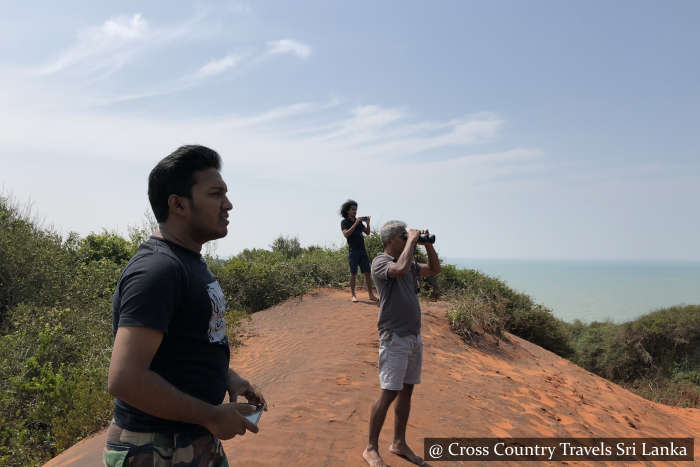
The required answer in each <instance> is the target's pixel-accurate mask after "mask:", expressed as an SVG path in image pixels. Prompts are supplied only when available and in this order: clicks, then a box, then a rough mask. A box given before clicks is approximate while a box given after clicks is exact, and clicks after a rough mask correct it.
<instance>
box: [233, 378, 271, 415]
mask: <svg viewBox="0 0 700 467" xmlns="http://www.w3.org/2000/svg"><path fill="white" fill-rule="evenodd" d="M226 380H227V381H226V383H227V385H228V397H229V401H230V402H236V398H237V397H238V396H243V397H245V398H246V400H247V401H248V402H249V403H250V404H253V405H257V406H262V407H263V409H264V410H267V402H265V398H264V397H263V395H262V393H260V391H259V390H258V389H256V388H255V387H253V385H252V384H250V383H249V382H248V381H247V380H245V379H243V378H241V377H240V376H239V375H238V374H237V373H236V372H234V371H233V370H231V369H229V372H228V375H227V377H226Z"/></svg>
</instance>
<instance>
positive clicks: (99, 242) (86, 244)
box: [78, 230, 138, 265]
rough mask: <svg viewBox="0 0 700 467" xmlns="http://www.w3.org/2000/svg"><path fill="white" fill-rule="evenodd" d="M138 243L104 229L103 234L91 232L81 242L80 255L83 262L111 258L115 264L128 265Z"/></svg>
mask: <svg viewBox="0 0 700 467" xmlns="http://www.w3.org/2000/svg"><path fill="white" fill-rule="evenodd" d="M136 248H138V245H134V244H133V243H131V242H129V241H127V240H125V239H124V238H122V237H120V236H119V234H117V233H115V232H108V231H106V230H105V231H103V232H102V233H101V234H96V233H91V234H89V235H88V236H86V237H85V238H84V239H82V241H81V242H80V247H79V248H78V256H79V258H80V260H81V261H82V262H83V263H89V262H92V261H98V260H102V259H106V260H109V261H111V262H113V263H115V264H121V265H126V263H127V262H128V261H129V259H130V258H131V257H132V256H133V255H134V253H136Z"/></svg>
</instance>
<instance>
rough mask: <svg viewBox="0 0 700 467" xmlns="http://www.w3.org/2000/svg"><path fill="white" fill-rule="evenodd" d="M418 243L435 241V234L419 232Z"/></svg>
mask: <svg viewBox="0 0 700 467" xmlns="http://www.w3.org/2000/svg"><path fill="white" fill-rule="evenodd" d="M418 243H435V235H433V234H420V235H419V236H418Z"/></svg>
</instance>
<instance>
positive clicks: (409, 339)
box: [362, 221, 440, 467]
mask: <svg viewBox="0 0 700 467" xmlns="http://www.w3.org/2000/svg"><path fill="white" fill-rule="evenodd" d="M422 233H426V234H427V233H428V231H427V230H415V229H411V230H408V231H407V230H406V224H405V223H404V222H400V221H389V222H387V223H386V224H384V226H383V227H382V229H381V232H380V235H381V239H382V246H383V247H384V252H383V253H380V254H378V255H377V256H376V258H374V260H373V261H372V278H373V279H374V283H375V284H376V286H377V291H378V292H379V322H378V326H377V327H378V328H379V365H378V366H379V383H380V386H381V389H382V391H381V393H380V395H379V399H377V401H376V402H375V403H374V405H373V406H372V412H371V415H370V419H369V444H368V445H367V448H366V449H365V451H364V452H363V453H362V457H364V459H365V460H366V461H367V463H368V464H369V465H370V466H372V467H381V466H384V465H386V464H385V463H384V461H383V460H382V457H381V456H380V455H379V447H378V442H379V432H380V431H381V430H382V425H384V419H385V418H386V413H387V411H388V410H389V406H390V405H391V403H392V402H393V401H394V399H396V398H397V397H398V400H397V402H396V405H395V407H394V415H395V420H394V442H393V443H392V444H391V446H390V447H389V450H390V451H391V452H393V453H394V454H397V455H399V456H401V457H403V458H405V459H407V460H408V461H410V462H412V463H414V464H417V465H423V464H424V462H423V459H421V458H420V457H419V456H417V455H416V454H415V453H414V452H413V451H412V450H411V448H409V447H408V445H407V444H406V425H407V423H408V415H409V412H410V410H411V394H412V393H413V385H414V384H418V383H420V374H421V364H422V362H423V340H422V339H421V335H420V328H421V311H420V305H419V303H418V296H417V295H416V293H417V288H416V283H417V282H416V281H417V277H418V276H432V275H435V274H437V273H439V272H440V262H439V261H438V257H437V253H436V252H435V248H433V245H432V243H427V242H426V243H422V242H420V243H421V244H424V245H425V249H426V251H427V253H428V264H418V263H415V262H414V261H413V256H414V252H415V249H416V244H418V243H419V237H420V234H422Z"/></svg>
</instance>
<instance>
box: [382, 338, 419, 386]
mask: <svg viewBox="0 0 700 467" xmlns="http://www.w3.org/2000/svg"><path fill="white" fill-rule="evenodd" d="M422 364H423V339H422V338H421V335H420V333H418V335H417V336H416V335H413V334H409V335H407V336H403V337H401V336H399V335H398V334H396V333H395V332H390V331H383V332H381V333H380V334H379V385H380V386H381V388H382V389H389V390H391V391H400V390H402V389H403V385H404V384H419V383H420V372H421V366H422Z"/></svg>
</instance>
